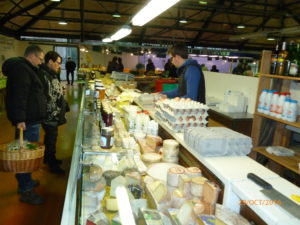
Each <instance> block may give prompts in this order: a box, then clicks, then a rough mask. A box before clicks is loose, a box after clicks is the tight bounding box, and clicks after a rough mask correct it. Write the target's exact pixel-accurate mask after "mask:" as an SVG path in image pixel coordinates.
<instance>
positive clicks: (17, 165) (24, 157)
mask: <svg viewBox="0 0 300 225" xmlns="http://www.w3.org/2000/svg"><path fill="white" fill-rule="evenodd" d="M20 133H21V135H20V144H21V146H23V134H22V133H23V132H22V130H21V132H20ZM44 152H45V147H44V146H43V145H40V144H38V147H37V149H34V150H30V149H29V150H27V149H20V150H13V151H8V146H7V144H2V145H0V171H3V172H14V173H27V172H33V171H35V170H38V169H39V168H40V166H41V164H42V162H43V157H44Z"/></svg>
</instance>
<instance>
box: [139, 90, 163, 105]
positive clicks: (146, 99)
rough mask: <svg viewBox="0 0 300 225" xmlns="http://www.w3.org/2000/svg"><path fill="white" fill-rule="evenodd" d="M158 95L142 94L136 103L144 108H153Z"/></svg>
mask: <svg viewBox="0 0 300 225" xmlns="http://www.w3.org/2000/svg"><path fill="white" fill-rule="evenodd" d="M158 97H159V95H155V94H148V93H144V94H141V95H140V96H139V97H138V102H139V103H141V104H142V105H143V106H145V107H153V106H154V103H155V101H157V100H158Z"/></svg>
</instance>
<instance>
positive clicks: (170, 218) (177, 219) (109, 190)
mask: <svg viewBox="0 0 300 225" xmlns="http://www.w3.org/2000/svg"><path fill="white" fill-rule="evenodd" d="M103 83H104V84H103ZM103 83H102V82H101V81H97V80H96V82H91V83H89V84H87V86H86V89H84V92H85V94H84V95H83V98H82V102H81V112H80V115H79V117H78V126H77V135H76V143H75V147H74V153H73V157H72V164H71V170H70V175H69V181H68V186H67V192H66V197H65V204H64V211H63V216H62V221H61V224H62V225H72V224H82V225H90V224H101V225H106V224H123V225H131V224H147V225H148V224H178V225H180V224H182V225H189V224H228V225H229V224H239V225H243V224H250V223H249V221H247V220H246V219H245V218H243V217H242V216H240V215H239V214H238V212H239V210H240V201H241V200H243V199H244V198H245V196H247V191H243V192H240V190H239V187H240V186H239V184H240V183H242V182H245V181H247V174H248V173H249V172H253V173H256V174H259V175H260V176H261V177H262V178H264V179H271V178H278V175H276V174H274V173H273V172H271V171H269V170H267V169H266V168H264V167H263V166H261V165H260V164H257V163H256V162H255V161H254V160H252V159H250V158H248V157H247V156H246V155H245V154H246V153H247V152H248V151H249V150H250V149H249V148H250V147H251V146H249V142H248V141H249V139H247V138H249V137H247V136H245V135H244V136H242V135H241V136H237V137H238V138H239V140H240V142H241V143H244V144H243V145H237V146H235V145H232V144H233V143H237V142H238V140H236V139H235V137H232V138H231V139H230V140H231V142H230V141H227V142H226V143H227V144H228V146H229V144H230V143H231V145H230V146H231V147H232V148H234V149H236V150H235V151H233V150H232V149H231V148H228V150H227V151H226V153H224V151H220V149H219V147H218V145H212V143H215V142H210V141H211V140H217V139H216V138H218V140H220V142H219V144H222V143H223V142H222V141H224V136H222V135H225V136H226V135H228V134H229V133H230V134H232V132H233V131H230V130H229V129H228V130H224V129H226V128H222V129H221V128H220V129H211V130H210V136H209V138H208V139H207V136H205V137H204V136H201V139H202V140H203V141H202V142H199V143H197V142H195V143H197V146H202V147H201V148H200V147H199V148H198V147H195V146H193V145H192V143H191V142H189V141H188V140H187V138H188V137H193V135H194V136H195V135H198V136H197V137H196V136H195V138H194V139H195V140H196V139H198V138H200V136H199V135H200V133H198V132H200V131H201V130H202V129H208V128H206V124H207V121H206V118H207V116H208V115H207V110H208V107H207V106H205V105H202V104H200V103H197V102H190V101H186V100H182V99H175V100H168V101H165V102H160V101H158V102H156V100H157V98H156V97H155V96H153V95H145V94H140V93H138V92H135V91H134V90H129V89H124V88H122V87H120V88H119V89H118V88H116V86H115V85H114V84H110V85H106V84H105V82H104V81H103ZM109 83H111V82H109ZM103 86H104V87H105V88H106V98H105V99H103V96H102V95H100V92H98V91H97V90H99V88H97V87H100V88H102V87H103ZM119 90H121V91H122V93H120V91H119ZM174 101H177V102H174ZM178 106H183V107H178ZM168 121H169V122H168ZM172 121H173V122H172ZM183 130H185V131H184V132H183ZM189 130H190V131H189ZM196 131H197V132H196ZM216 131H217V136H214V135H216ZM187 132H191V133H190V135H187ZM234 134H237V133H234ZM233 136H236V135H233ZM212 138H214V139H212ZM193 143H194V142H193ZM204 143H206V145H205V146H206V147H209V146H210V148H209V149H211V151H213V152H215V154H217V153H218V152H219V153H218V154H220V152H221V153H222V155H219V156H217V155H215V157H211V156H209V155H208V154H209V153H211V152H205V149H206V148H203V146H204ZM224 143H225V142H224ZM224 143H223V144H224ZM226 143H225V145H226ZM242 146H243V148H245V150H243V151H242V150H241V151H238V148H240V147H242ZM223 147H225V146H223ZM200 153H201V154H200ZM237 168H238V169H237ZM249 182H250V181H249ZM288 185H291V186H292V184H288ZM293 190H295V194H300V191H299V189H298V188H294V189H293ZM249 196H251V195H250V194H249ZM254 197H255V196H254ZM221 204H222V205H221ZM252 207H253V209H252V210H254V211H255V213H256V214H257V215H259V216H261V212H260V209H259V208H257V207H256V208H255V206H250V208H252ZM278 210H280V211H281V212H282V210H281V209H278ZM264 213H265V214H266V219H265V218H262V220H266V221H268V224H276V223H275V220H274V221H273V219H272V218H268V213H269V212H268V210H265V212H264ZM282 213H283V214H285V212H282ZM124 215H125V216H124ZM226 215H227V216H226ZM228 215H231V216H228ZM273 217H274V216H273ZM276 219H278V218H276ZM293 219H294V220H295V218H293ZM296 220H297V219H296ZM208 221H213V222H210V223H209V222H208ZM269 221H271V223H269ZM291 221H292V220H291ZM273 222H274V223H273ZM261 224H263V223H261Z"/></svg>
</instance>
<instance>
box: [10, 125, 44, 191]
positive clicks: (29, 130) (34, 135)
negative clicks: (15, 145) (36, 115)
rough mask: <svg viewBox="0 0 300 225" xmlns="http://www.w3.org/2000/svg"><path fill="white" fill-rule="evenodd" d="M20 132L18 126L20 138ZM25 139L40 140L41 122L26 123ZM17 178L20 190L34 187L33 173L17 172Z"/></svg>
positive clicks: (16, 135)
mask: <svg viewBox="0 0 300 225" xmlns="http://www.w3.org/2000/svg"><path fill="white" fill-rule="evenodd" d="M19 134H20V132H19V129H17V128H16V134H15V137H16V139H17V138H19ZM24 140H27V141H33V142H38V141H39V140H40V124H26V130H24ZM16 178H17V181H18V185H19V191H21V192H24V191H31V190H32V189H33V183H32V179H31V173H17V174H16Z"/></svg>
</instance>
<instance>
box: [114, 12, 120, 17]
mask: <svg viewBox="0 0 300 225" xmlns="http://www.w3.org/2000/svg"><path fill="white" fill-rule="evenodd" d="M112 17H114V18H120V17H121V15H120V14H119V13H117V12H116V13H114V14H113V15H112Z"/></svg>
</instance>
